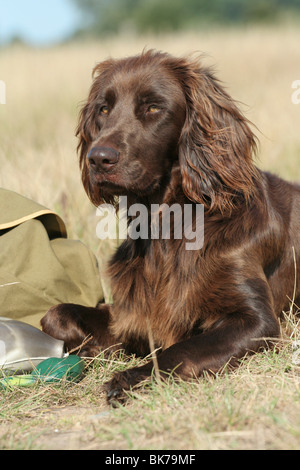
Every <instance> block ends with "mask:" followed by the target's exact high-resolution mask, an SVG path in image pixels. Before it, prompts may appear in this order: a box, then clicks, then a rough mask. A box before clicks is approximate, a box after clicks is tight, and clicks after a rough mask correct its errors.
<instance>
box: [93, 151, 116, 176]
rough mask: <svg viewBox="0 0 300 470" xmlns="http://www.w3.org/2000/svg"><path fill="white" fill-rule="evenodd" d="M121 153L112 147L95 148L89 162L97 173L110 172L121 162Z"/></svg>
mask: <svg viewBox="0 0 300 470" xmlns="http://www.w3.org/2000/svg"><path fill="white" fill-rule="evenodd" d="M119 156H120V154H119V152H118V151H117V150H115V149H113V148H111V147H93V148H92V149H91V150H90V152H89V154H88V160H89V164H90V168H92V169H93V170H94V171H95V172H98V171H107V170H110V169H111V168H112V167H113V166H114V165H115V164H116V163H118V161H119Z"/></svg>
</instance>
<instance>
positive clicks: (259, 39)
mask: <svg viewBox="0 0 300 470" xmlns="http://www.w3.org/2000/svg"><path fill="white" fill-rule="evenodd" d="M299 31H300V30H299V28H296V27H292V26H288V25H286V26H285V27H280V28H277V29H275V28H269V29H260V28H251V29H244V30H241V31H237V30H226V31H209V30H208V31H206V32H205V33H199V34H196V33H189V34H185V35H179V36H176V37H173V36H170V37H166V36H164V37H156V38H151V37H149V38H143V39H136V38H133V37H126V38H116V39H114V40H109V41H101V42H99V43H82V44H69V45H64V46H61V47H56V48H52V49H46V50H33V49H27V48H22V47H14V48H10V49H4V50H0V63H1V70H0V79H1V80H4V81H5V82H6V89H7V96H6V101H7V104H6V105H0V121H1V127H0V142H1V144H0V167H1V172H0V185H1V186H3V187H5V188H8V189H12V190H15V191H17V192H20V193H22V194H24V195H25V196H27V197H31V198H33V199H35V200H37V201H38V202H40V203H42V204H45V205H46V206H48V207H50V208H52V209H55V210H57V211H58V212H59V213H60V214H61V215H62V217H63V219H64V220H65V222H66V224H67V227H68V231H69V234H70V236H71V237H72V238H79V239H81V240H83V241H84V242H85V243H87V244H88V245H89V246H91V247H92V248H93V249H94V250H95V251H97V250H98V252H99V253H100V261H103V260H105V256H104V253H106V252H107V246H105V245H101V246H100V248H99V246H98V241H97V239H96V235H95V227H96V224H97V219H96V216H95V209H94V208H93V207H92V206H91V204H90V203H89V202H88V200H87V197H86V195H85V194H84V191H83V189H82V187H81V183H80V175H79V171H78V168H77V157H76V152H75V149H76V139H75V137H74V131H75V127H76V121H77V114H78V109H79V108H78V106H79V103H80V102H81V101H82V100H84V99H85V97H86V95H87V90H88V88H89V85H90V76H91V69H92V67H93V65H94V64H95V63H96V62H98V61H101V60H102V59H104V58H106V57H107V56H110V55H113V56H118V57H120V56H124V55H129V54H132V53H138V52H140V51H141V50H142V49H143V48H144V47H145V46H147V47H149V48H150V47H151V48H157V49H160V50H166V51H169V52H171V53H173V54H177V55H181V54H185V53H190V52H193V51H198V52H206V53H207V54H208V57H207V58H206V59H205V60H206V61H207V63H209V64H211V63H214V64H216V68H217V70H218V76H219V77H220V78H221V79H222V80H223V81H224V82H225V83H226V85H227V88H228V90H229V92H230V93H231V94H232V96H233V97H234V98H236V99H238V100H240V101H242V102H244V103H247V105H249V107H246V106H243V109H244V111H245V112H246V115H247V117H248V118H249V119H250V120H252V121H253V122H254V123H255V124H256V125H257V126H258V128H259V129H260V131H261V133H260V134H259V138H260V140H261V149H260V154H259V162H258V163H259V166H261V167H263V168H269V169H270V170H272V171H274V172H276V173H279V174H280V175H282V176H284V177H287V178H290V179H298V180H300V161H299V157H300V133H299V122H300V105H298V106H297V105H294V104H292V101H291V94H292V88H291V84H292V82H293V81H294V80H297V79H299V78H300V77H299V39H300V32H299ZM298 331H299V329H298V324H297V321H296V320H295V318H294V316H293V315H289V314H288V315H287V319H286V326H285V327H284V330H283V333H284V341H282V342H281V343H280V346H279V348H278V350H277V352H274V351H268V352H265V353H262V354H259V355H257V356H254V357H252V358H250V359H247V360H245V361H244V363H243V364H242V365H241V367H240V368H239V369H238V370H237V371H235V372H234V373H231V374H226V373H225V374H223V375H222V376H218V377H216V378H215V379H211V378H207V377H204V378H201V379H200V380H199V382H195V383H191V384H187V383H181V382H179V383H175V382H173V381H172V380H171V381H170V383H169V384H168V386H166V385H164V384H156V383H155V382H153V383H152V384H150V385H149V386H148V387H149V389H148V390H147V392H145V391H143V390H137V391H136V392H135V394H136V395H138V397H139V399H138V400H130V402H129V404H128V406H126V407H123V408H120V409H116V410H110V409H109V408H108V407H107V405H106V403H105V400H104V395H103V393H102V389H101V385H102V383H103V382H104V381H105V380H106V379H107V378H108V377H109V376H110V374H111V373H112V372H113V370H115V369H116V368H117V369H119V368H122V367H126V366H128V363H127V362H126V361H125V360H124V358H122V357H121V358H118V360H117V361H115V362H114V361H110V362H108V363H107V362H106V361H104V360H103V358H102V357H99V358H98V359H95V360H94V362H93V364H92V367H91V368H90V369H89V371H88V373H87V375H86V377H85V378H84V380H83V381H82V382H80V383H78V384H75V385H71V386H70V385H67V384H63V385H62V386H61V387H54V386H50V385H48V386H46V387H44V388H38V387H36V388H33V389H25V388H23V389H16V390H6V391H3V392H1V396H0V419H1V425H0V448H3V449H17V448H18V449H20V448H21V449H37V448H50V449H54V448H64V449H67V448H82V449H96V448H98V449H145V448H147V449H296V448H299V444H300V409H299V408H300V407H299V395H300V388H299V366H298V365H297V364H293V351H292V341H293V340H295V339H298V334H299V333H298ZM129 361H130V362H129V364H132V362H133V361H134V362H136V361H137V359H135V358H131V359H130V360H129Z"/></svg>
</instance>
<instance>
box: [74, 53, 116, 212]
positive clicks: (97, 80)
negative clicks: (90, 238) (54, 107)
mask: <svg viewBox="0 0 300 470" xmlns="http://www.w3.org/2000/svg"><path fill="white" fill-rule="evenodd" d="M113 66H114V61H113V60H107V61H104V62H101V63H99V64H97V65H96V67H95V68H94V70H93V83H92V86H91V89H90V92H89V96H88V99H87V101H86V103H85V104H84V105H83V107H82V109H81V111H80V113H79V121H78V126H77V129H76V136H77V137H78V138H79V142H78V147H77V151H78V155H79V165H80V169H81V179H82V183H83V186H84V189H85V191H86V193H87V195H88V196H89V198H90V200H91V201H92V202H93V204H95V205H96V206H98V205H99V204H102V203H103V202H108V203H109V202H113V200H112V201H111V200H110V198H111V197H110V196H107V197H106V196H105V194H101V193H100V192H99V190H98V188H95V187H93V186H92V185H91V184H90V178H89V173H90V172H89V167H88V160H87V158H88V152H89V150H90V147H91V144H92V142H93V141H94V140H95V138H96V137H97V134H98V133H99V131H100V127H99V120H98V119H97V117H98V114H99V96H100V94H101V90H102V87H103V85H104V83H105V81H107V80H108V76H109V74H110V71H111V69H112V68H113ZM108 199H109V200H108Z"/></svg>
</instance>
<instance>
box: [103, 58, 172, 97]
mask: <svg viewBox="0 0 300 470" xmlns="http://www.w3.org/2000/svg"><path fill="white" fill-rule="evenodd" d="M110 85H111V86H113V87H114V88H115V89H116V90H117V91H118V92H119V93H120V94H124V93H128V92H131V93H134V94H135V95H136V96H137V95H141V96H142V95H147V94H149V93H150V94H151V93H156V94H163V95H164V94H171V92H172V90H174V88H176V89H178V88H179V84H178V83H177V81H176V80H175V79H174V78H173V77H172V76H171V75H170V73H168V71H167V70H164V69H163V68H162V67H161V68H159V69H158V68H155V67H149V66H145V65H144V66H142V65H141V66H139V67H136V66H135V67H133V66H132V67H127V68H123V69H119V70H118V69H116V70H115V71H113V74H112V76H111V83H110Z"/></svg>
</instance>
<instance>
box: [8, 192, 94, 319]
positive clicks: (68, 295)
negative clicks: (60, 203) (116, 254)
mask: <svg viewBox="0 0 300 470" xmlns="http://www.w3.org/2000/svg"><path fill="white" fill-rule="evenodd" d="M101 301H103V290H102V286H101V281H100V277H99V270H98V265H97V260H96V257H95V256H94V254H93V253H92V252H91V251H90V249H89V248H87V247H86V246H85V245H84V244H83V243H81V242H80V241H77V240H71V239H68V238H67V231H66V227H65V224H64V222H63V220H62V219H61V218H60V217H59V216H58V215H57V214H55V213H54V212H53V211H51V210H49V209H47V208H46V207H44V206H41V205H40V204H38V203H36V202H34V201H31V200H30V199H27V198H25V197H23V196H21V195H19V194H17V193H15V192H13V191H9V190H6V189H1V188H0V308H1V310H0V316H2V317H9V318H13V319H16V320H21V321H25V322H26V323H29V324H31V325H33V326H35V327H40V319H41V318H42V316H43V315H44V314H45V313H46V312H47V310H48V309H49V308H50V307H52V306H53V305H56V304H58V303H76V304H81V305H85V306H90V307H95V306H96V305H97V303H98V302H101Z"/></svg>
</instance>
